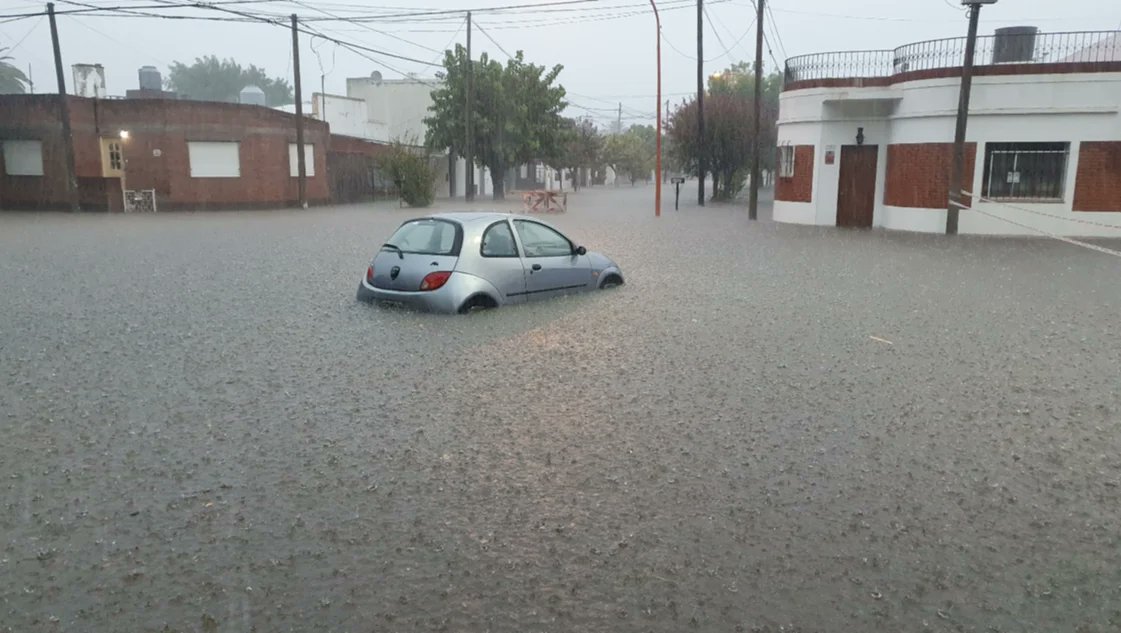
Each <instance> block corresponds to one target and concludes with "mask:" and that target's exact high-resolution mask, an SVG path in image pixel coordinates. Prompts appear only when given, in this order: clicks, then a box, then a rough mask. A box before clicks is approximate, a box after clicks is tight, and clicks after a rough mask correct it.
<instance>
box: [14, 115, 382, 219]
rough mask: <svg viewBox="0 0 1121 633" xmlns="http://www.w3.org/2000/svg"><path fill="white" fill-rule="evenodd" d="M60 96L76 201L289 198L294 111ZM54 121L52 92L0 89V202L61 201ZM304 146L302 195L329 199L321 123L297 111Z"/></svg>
mask: <svg viewBox="0 0 1121 633" xmlns="http://www.w3.org/2000/svg"><path fill="white" fill-rule="evenodd" d="M68 99H69V105H70V113H71V114H70V116H71V125H72V128H73V135H74V158H75V163H76V168H77V176H78V180H79V191H80V194H81V199H82V203H83V207H85V208H90V209H111V210H117V209H119V208H120V207H121V206H122V203H121V200H122V191H123V190H132V191H145V190H150V191H154V192H155V198H156V203H157V205H158V208H159V209H161V210H163V209H204V208H253V207H262V208H267V207H280V206H290V205H292V204H295V203H296V201H297V200H298V193H297V178H296V144H295V141H296V125H295V120H296V119H295V115H292V114H288V113H285V112H280V111H277V110H273V109H270V108H265V107H260V106H252V105H243V104H232V103H216V102H203V101H176V100H167V99H86V98H82V97H73V96H71V97H68ZM60 120H61V119H60V115H59V101H58V97H57V96H56V95H4V96H0V145H2V151H0V209H58V208H66V207H67V198H66V177H65V167H64V165H65V162H64V158H63V156H64V153H63V151H64V145H63V139H62V132H61V126H60ZM304 144H305V154H306V159H305V160H306V165H307V198H308V201H309V202H310V203H312V204H319V203H325V202H328V201H329V200H330V189H331V188H330V186H329V179H328V169H327V163H328V153H329V152H330V146H331V137H330V131H329V128H328V126H327V124H326V123H324V122H321V121H316V120H314V119H309V118H306V117H305V120H304ZM371 145H372V144H371ZM351 149H352V150H353V149H354V148H351ZM362 151H365V152H366V153H367V154H370V153H372V152H373V151H374V150H373V149H371V148H370V147H366V148H364V149H363V150H362Z"/></svg>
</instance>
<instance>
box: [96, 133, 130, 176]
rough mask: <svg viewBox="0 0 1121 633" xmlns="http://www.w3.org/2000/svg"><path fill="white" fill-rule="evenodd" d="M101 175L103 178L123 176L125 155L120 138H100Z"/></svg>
mask: <svg viewBox="0 0 1121 633" xmlns="http://www.w3.org/2000/svg"><path fill="white" fill-rule="evenodd" d="M101 175H102V176H103V177H105V178H124V177H125V156H124V152H123V149H122V144H121V141H120V139H115V138H103V139H101Z"/></svg>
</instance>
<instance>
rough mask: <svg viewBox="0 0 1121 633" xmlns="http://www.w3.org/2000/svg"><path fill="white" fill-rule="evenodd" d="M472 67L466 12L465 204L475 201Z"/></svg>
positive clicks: (473, 72) (469, 15) (468, 23)
mask: <svg viewBox="0 0 1121 633" xmlns="http://www.w3.org/2000/svg"><path fill="white" fill-rule="evenodd" d="M474 65H475V64H474V62H473V61H472V60H471V12H470V11H468V12H467V103H466V104H465V105H466V107H464V108H463V116H464V117H465V118H466V121H465V123H464V128H465V129H466V131H467V144H466V145H465V146H464V150H465V151H464V153H463V159H464V160H465V161H466V163H467V166H466V173H464V174H463V176H464V180H463V183H464V187H465V189H466V191H464V192H463V199H464V200H466V201H467V202H472V201H474V200H475V156H474V148H473V147H472V141H474V140H475V139H474V133H475V130H474V129H473V123H474V122H473V121H472V120H471V119H472V112H471V110H472V108H471V105H472V104H473V103H474V100H473V95H474V87H475V86H474V83H475V78H474V75H475V68H474Z"/></svg>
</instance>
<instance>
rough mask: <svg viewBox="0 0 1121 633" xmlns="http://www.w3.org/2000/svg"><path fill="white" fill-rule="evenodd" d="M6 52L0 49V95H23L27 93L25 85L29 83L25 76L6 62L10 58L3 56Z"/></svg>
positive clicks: (4, 49)
mask: <svg viewBox="0 0 1121 633" xmlns="http://www.w3.org/2000/svg"><path fill="white" fill-rule="evenodd" d="M6 50H8V49H6V48H0V94H6V95H7V94H23V93H25V92H27V88H26V87H25V85H26V84H28V83H29V82H28V80H27V75H25V74H23V71H22V70H20V69H19V68H16V67H15V66H13V65H11V64H9V63H8V62H7V60H9V59H12V58H11V57H10V56H8V55H4V54H3V52H4V51H6Z"/></svg>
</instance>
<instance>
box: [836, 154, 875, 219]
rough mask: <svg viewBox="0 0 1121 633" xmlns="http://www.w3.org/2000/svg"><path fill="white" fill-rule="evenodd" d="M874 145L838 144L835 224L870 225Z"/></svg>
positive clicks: (873, 177)
mask: <svg viewBox="0 0 1121 633" xmlns="http://www.w3.org/2000/svg"><path fill="white" fill-rule="evenodd" d="M877 154H879V147H878V146H876V145H844V146H842V147H841V169H840V172H841V173H840V176H839V178H838V180H839V182H838V185H837V226H854V227H870V226H872V212H873V210H874V209H875V207H876V156H877Z"/></svg>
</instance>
